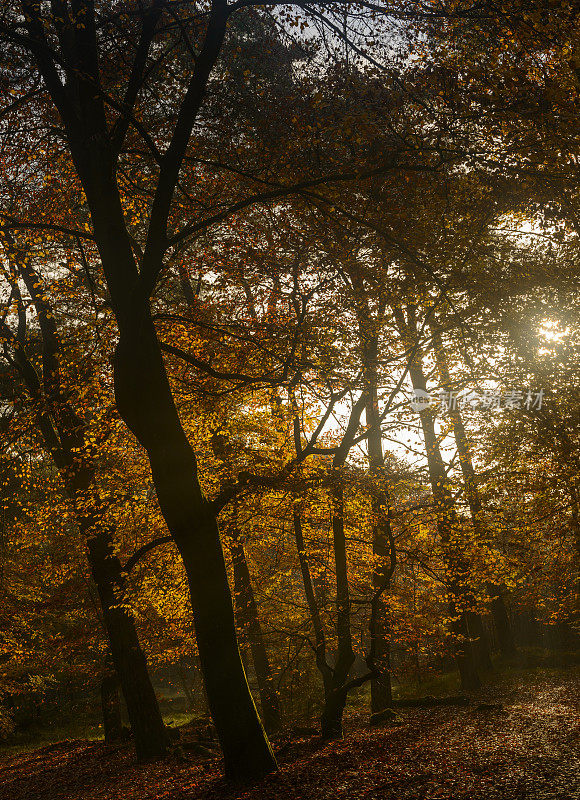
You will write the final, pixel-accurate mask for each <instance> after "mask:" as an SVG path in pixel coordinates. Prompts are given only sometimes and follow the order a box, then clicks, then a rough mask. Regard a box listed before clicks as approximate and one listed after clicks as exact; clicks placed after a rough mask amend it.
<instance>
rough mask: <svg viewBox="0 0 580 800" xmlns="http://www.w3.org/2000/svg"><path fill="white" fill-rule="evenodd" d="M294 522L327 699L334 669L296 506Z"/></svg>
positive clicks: (317, 661) (318, 663)
mask: <svg viewBox="0 0 580 800" xmlns="http://www.w3.org/2000/svg"><path fill="white" fill-rule="evenodd" d="M293 522H294V538H295V540H296V549H297V551H298V560H299V562H300V571H301V573H302V583H303V585H304V595H305V597H306V603H307V605H308V610H309V612H310V620H311V622H312V628H313V630H314V639H315V643H316V651H315V655H316V666H317V667H318V671H319V672H320V674H321V676H322V683H323V686H324V696H325V697H326V696H327V695H328V694H329V693H330V691H331V690H332V669H331V668H330V666H329V665H328V661H327V659H326V634H325V632H324V625H323V624H322V618H321V616H320V609H319V607H318V602H317V600H316V593H315V591H314V584H313V582H312V575H311V573H310V564H309V561H308V553H307V552H306V547H305V544H304V533H303V530H302V520H301V517H300V510H299V508H298V506H297V505H296V504H295V505H294V509H293Z"/></svg>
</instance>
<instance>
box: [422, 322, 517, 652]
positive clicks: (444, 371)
mask: <svg viewBox="0 0 580 800" xmlns="http://www.w3.org/2000/svg"><path fill="white" fill-rule="evenodd" d="M431 331H432V334H433V350H434V353H435V360H436V362H437V369H438V371H439V375H440V377H441V384H442V387H443V388H444V389H445V391H446V392H449V393H450V394H449V411H448V414H449V417H450V419H451V422H452V424H453V435H454V438H455V444H456V446H457V453H458V455H459V463H460V465H461V473H462V475H463V484H464V487H465V495H466V497H467V503H468V505H469V511H470V514H471V520H472V523H473V529H474V531H475V534H476V536H477V538H478V540H480V541H483V538H484V535H485V524H484V521H483V518H482V511H483V506H482V503H481V497H480V495H479V489H478V487H477V478H476V475H475V469H474V468H473V459H472V457H471V448H470V446H469V440H468V438H467V433H466V430H465V426H464V424H463V419H462V416H461V411H460V410H459V409H458V408H457V406H456V403H455V402H454V400H453V398H452V394H451V393H452V391H453V384H452V382H451V376H450V374H449V367H448V365H447V356H446V353H445V350H444V348H443V341H442V338H441V333H440V331H439V329H438V328H437V326H435V325H432V326H431ZM486 591H487V593H488V594H489V597H490V606H491V613H492V617H493V621H494V624H495V629H496V632H497V638H498V642H499V646H500V650H501V652H502V654H503V655H504V656H513V655H514V654H515V652H516V646H515V640H514V635H513V631H512V627H511V624H510V619H509V615H508V613H507V608H506V605H505V600H504V598H503V596H502V591H501V587H500V586H497V585H496V584H494V583H493V582H491V581H488V582H487V583H486ZM476 628H478V629H480V630H481V633H482V635H481V638H480V642H479V651H480V657H481V659H482V661H483V663H487V662H489V664H490V665H491V657H490V654H489V642H488V641H487V637H485V632H484V631H483V626H482V625H481V621H480V622H479V623H478V622H476Z"/></svg>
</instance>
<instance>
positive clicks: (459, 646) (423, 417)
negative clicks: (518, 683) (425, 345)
mask: <svg viewBox="0 0 580 800" xmlns="http://www.w3.org/2000/svg"><path fill="white" fill-rule="evenodd" d="M393 312H394V315H395V319H396V322H397V326H398V328H399V332H400V334H401V337H402V338H403V340H404V341H406V342H407V343H408V345H409V346H410V347H411V348H414V353H413V356H412V358H411V360H410V363H409V375H410V377H411V383H412V385H413V389H414V391H415V392H422V393H424V394H423V396H425V395H426V393H427V384H426V380H425V375H424V373H423V367H422V355H421V351H420V348H419V346H418V335H417V326H416V321H415V317H414V311H413V309H412V308H409V309H408V314H409V323H407V321H406V320H405V316H404V314H403V312H402V310H401V309H399V308H396V307H395V308H393ZM420 396H421V395H420ZM419 418H420V421H421V428H422V431H423V439H424V442H425V453H426V457H427V466H428V470H429V480H430V483H431V491H432V493H433V500H434V505H435V513H436V519H437V530H438V533H439V538H440V540H441V544H442V546H443V554H444V558H445V561H446V571H447V574H448V575H449V580H448V587H449V595H450V603H449V613H450V617H451V624H450V628H451V631H452V633H453V635H454V638H455V657H456V660H457V666H458V669H459V675H460V678H461V686H462V688H463V689H465V690H467V691H472V690H476V689H479V688H480V687H481V681H480V679H479V675H478V673H477V668H476V665H475V660H474V657H473V649H472V647H471V643H470V640H469V630H468V627H467V615H466V611H468V610H469V609H470V607H471V606H472V605H473V598H472V595H471V592H470V588H469V586H468V585H467V583H466V580H467V579H468V577H469V570H468V569H467V567H466V565H465V563H464V559H463V557H462V553H461V550H460V548H459V547H458V545H457V544H456V543H454V539H455V538H456V537H455V536H454V534H455V533H456V532H457V530H458V527H459V520H458V519H457V515H456V513H455V506H454V502H453V495H452V492H451V487H450V486H449V481H448V478H447V473H446V470H445V464H444V462H443V458H442V456H441V450H440V447H439V442H438V440H437V434H436V432H435V421H434V418H433V414H432V411H431V409H430V408H428V407H427V408H426V409H423V410H421V411H419Z"/></svg>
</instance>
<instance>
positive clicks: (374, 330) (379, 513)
mask: <svg viewBox="0 0 580 800" xmlns="http://www.w3.org/2000/svg"><path fill="white" fill-rule="evenodd" d="M349 274H350V278H351V281H352V286H353V290H354V301H355V310H356V315H357V322H358V332H359V340H360V348H361V355H362V363H363V370H364V381H365V391H366V393H367V395H368V401H367V404H366V423H367V429H368V433H367V452H368V462H369V473H370V476H371V478H372V480H373V486H372V489H371V492H372V496H371V508H372V514H373V526H372V544H373V557H374V567H373V575H372V584H373V600H372V603H371V620H370V640H371V641H370V650H369V652H370V662H367V663H369V666H370V667H371V668H372V670H373V677H372V678H371V711H372V712H373V713H374V712H377V711H382V710H383V709H385V708H388V707H389V706H390V705H392V700H393V692H392V684H391V642H390V639H391V626H390V621H389V608H388V604H387V602H386V601H385V596H384V595H385V592H386V591H387V590H388V588H389V585H390V580H391V577H392V575H393V572H394V570H395V564H396V551H395V542H394V540H393V536H392V533H391V506H392V501H391V497H390V491H389V487H388V485H387V478H386V475H385V459H384V454H383V444H382V433H381V419H380V414H379V406H378V354H379V331H380V328H381V324H382V321H383V317H384V311H385V305H386V304H385V301H384V299H382V298H381V300H380V301H378V303H377V307H376V309H375V311H374V314H373V310H372V309H371V305H370V303H369V298H368V292H367V289H366V287H365V284H364V281H363V278H362V275H361V272H360V270H359V268H358V263H357V262H356V261H355V262H354V263H351V264H350V269H349Z"/></svg>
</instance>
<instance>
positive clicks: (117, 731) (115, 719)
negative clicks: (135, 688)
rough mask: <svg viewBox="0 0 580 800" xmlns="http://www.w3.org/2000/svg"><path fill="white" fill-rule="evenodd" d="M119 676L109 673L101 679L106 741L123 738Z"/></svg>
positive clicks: (111, 741) (110, 741)
mask: <svg viewBox="0 0 580 800" xmlns="http://www.w3.org/2000/svg"><path fill="white" fill-rule="evenodd" d="M118 687H119V678H118V677H117V675H116V674H112V673H108V674H106V675H104V676H103V679H102V680H101V709H102V713H103V730H104V733H105V742H106V743H107V744H112V743H113V742H118V741H120V740H121V739H122V738H123V724H122V722H121V702H120V700H119V688H118Z"/></svg>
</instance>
